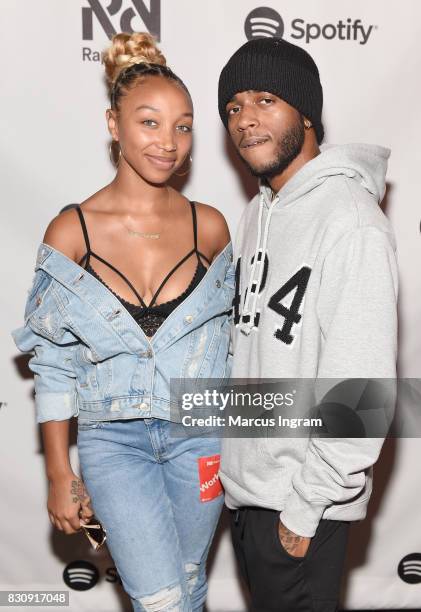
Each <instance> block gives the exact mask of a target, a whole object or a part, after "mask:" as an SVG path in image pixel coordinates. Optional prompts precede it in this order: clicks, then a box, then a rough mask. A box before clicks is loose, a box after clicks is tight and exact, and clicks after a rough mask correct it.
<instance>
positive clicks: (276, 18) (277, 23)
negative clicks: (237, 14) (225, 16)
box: [244, 6, 284, 40]
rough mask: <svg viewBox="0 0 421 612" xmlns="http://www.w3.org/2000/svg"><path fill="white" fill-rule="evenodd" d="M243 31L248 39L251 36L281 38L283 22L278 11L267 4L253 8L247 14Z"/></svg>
mask: <svg viewBox="0 0 421 612" xmlns="http://www.w3.org/2000/svg"><path fill="white" fill-rule="evenodd" d="M244 31H245V33H246V36H247V38H248V40H251V39H252V38H271V37H273V36H277V37H279V38H282V36H283V33H284V22H283V21H282V17H281V16H280V14H279V13H277V12H276V11H275V10H274V9H272V8H268V7H267V6H261V7H259V8H256V9H254V11H251V13H249V14H248V15H247V19H246V22H245V24H244Z"/></svg>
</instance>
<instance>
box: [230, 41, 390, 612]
mask: <svg viewBox="0 0 421 612" xmlns="http://www.w3.org/2000/svg"><path fill="white" fill-rule="evenodd" d="M322 101H323V96H322V87H321V84H320V79H319V72H318V69H317V66H316V64H315V63H314V61H313V59H312V58H311V57H310V55H309V54H308V53H307V52H306V51H304V50H303V49H301V48H299V47H297V46H295V45H293V44H290V43H289V42H286V41H284V40H282V39H277V38H270V39H269V38H264V39H257V40H252V41H250V42H247V43H246V44H245V45H243V46H242V47H241V48H240V49H238V50H237V52H236V53H235V54H234V55H233V56H232V57H231V59H230V60H229V61H228V63H227V64H226V66H225V67H224V69H223V70H222V73H221V76H220V81H219V113H220V116H221V119H222V121H223V123H224V125H225V127H226V128H227V130H228V133H229V136H230V138H231V140H232V142H233V144H234V147H235V148H236V150H237V152H238V154H239V155H240V157H241V158H242V160H243V161H244V162H245V164H246V165H247V167H248V168H249V170H250V172H252V174H253V175H255V176H256V177H258V178H259V179H260V193H259V194H258V195H257V196H256V197H255V198H254V199H253V200H252V202H251V203H250V204H249V205H248V207H247V209H246V211H245V212H244V214H243V217H242V220H241V223H240V226H239V229H238V234H237V240H236V247H235V260H236V297H235V299H234V302H233V306H234V322H235V329H234V333H233V343H234V362H233V371H232V376H233V378H242V379H245V378H247V379H256V378H261V379H263V378H265V379H266V378H272V379H274V378H275V379H279V378H295V379H304V378H307V379H317V380H318V381H319V382H322V381H321V380H320V379H342V380H344V379H345V380H347V379H351V378H352V379H358V378H362V379H366V378H368V377H370V378H392V379H393V378H394V377H395V364H396V345H397V341H396V336H397V317H396V295H397V270H396V259H395V246H394V238H393V235H392V231H391V228H390V225H389V223H388V221H387V219H386V217H385V216H384V215H383V213H382V211H381V210H380V208H379V206H378V204H379V203H380V201H381V199H382V197H383V195H384V191H385V173H386V165H387V159H388V157H389V151H388V150H386V149H383V148H381V147H378V146H370V145H345V146H334V147H327V146H321V147H320V144H321V142H322V140H323V135H324V130H323V125H322V122H321V113H322ZM341 418H342V415H340V419H341ZM381 445H382V439H381V438H377V439H372V438H371V439H370V438H363V437H359V438H350V437H348V438H347V437H336V438H330V439H326V438H325V439H321V438H316V437H315V438H311V439H308V437H304V436H303V437H301V438H300V437H295V438H285V437H284V438H281V437H278V438H271V439H267V438H266V439H264V438H255V439H250V438H249V439H246V438H237V439H234V438H230V439H225V440H224V442H223V452H222V461H221V472H220V476H221V480H222V483H223V485H224V488H225V491H226V503H227V505H228V507H229V508H231V509H232V512H231V518H232V535H233V542H234V547H235V551H236V555H237V559H238V562H239V566H240V569H241V572H242V574H243V576H244V578H245V580H246V583H247V584H248V587H249V589H250V593H251V600H252V605H253V610H259V611H266V610H277V611H282V612H290V611H291V612H292V611H294V612H310V611H312V612H315V611H317V612H332V611H334V610H336V609H337V605H338V597H339V587H340V579H341V574H342V569H343V562H344V557H345V550H346V541H347V532H348V526H349V522H350V521H354V520H360V519H362V518H364V516H365V513H366V507H367V503H368V499H369V497H370V493H371V482H372V477H371V467H372V465H373V464H374V463H375V461H376V460H377V458H378V455H379V453H380V449H381Z"/></svg>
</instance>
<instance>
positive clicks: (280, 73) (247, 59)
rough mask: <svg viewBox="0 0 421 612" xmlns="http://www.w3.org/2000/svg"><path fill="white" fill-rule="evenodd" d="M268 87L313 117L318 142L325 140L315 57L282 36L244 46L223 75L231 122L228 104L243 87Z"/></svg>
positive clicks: (221, 96)
mask: <svg viewBox="0 0 421 612" xmlns="http://www.w3.org/2000/svg"><path fill="white" fill-rule="evenodd" d="M249 90H254V91H267V92H269V93H272V94H274V95H275V96H278V97H279V98H282V100H285V102H287V103H288V104H290V105H291V106H293V107H294V108H295V109H296V110H297V111H299V112H300V113H301V114H302V115H304V116H305V117H307V118H308V119H310V121H311V122H312V124H313V127H314V129H315V131H316V136H317V142H318V143H319V144H320V143H321V141H322V140H323V135H324V130H323V125H322V120H321V117H322V106H323V90H322V85H321V83H320V77H319V71H318V69H317V66H316V64H315V62H314V60H313V59H312V57H311V56H310V55H309V54H308V53H307V51H304V49H302V48H301V47H297V45H293V44H292V43H289V42H287V41H286V40H283V39H282V38H256V39H253V40H250V41H249V42H246V43H245V44H244V45H243V46H242V47H240V48H239V49H238V50H237V51H236V52H235V53H234V55H233V56H232V57H231V59H230V60H229V61H228V63H227V64H226V65H225V67H224V68H223V70H222V72H221V76H220V77H219V87H218V108H219V114H220V117H221V119H222V122H223V124H224V125H225V127H227V126H228V115H227V112H226V110H225V109H226V105H227V104H228V102H229V101H230V100H232V98H233V97H234V96H235V94H236V93H239V92H241V91H249Z"/></svg>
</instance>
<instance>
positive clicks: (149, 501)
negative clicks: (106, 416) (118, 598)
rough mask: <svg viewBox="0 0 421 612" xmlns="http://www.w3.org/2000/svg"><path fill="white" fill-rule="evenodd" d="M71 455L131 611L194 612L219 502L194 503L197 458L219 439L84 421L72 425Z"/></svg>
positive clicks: (141, 422) (147, 425)
mask: <svg viewBox="0 0 421 612" xmlns="http://www.w3.org/2000/svg"><path fill="white" fill-rule="evenodd" d="M176 434H178V435H176ZM181 436H182V437H181ZM78 451H79V460H80V467H81V472H82V478H83V480H84V482H85V485H86V488H87V490H88V493H89V495H90V496H91V500H92V508H93V510H94V512H95V515H96V517H97V518H98V519H99V520H100V521H101V523H102V525H103V526H104V528H105V529H106V531H107V546H108V549H109V551H110V554H111V556H112V557H113V560H114V562H115V565H116V568H117V571H118V573H119V575H120V578H121V580H122V582H123V586H124V588H125V590H126V592H127V593H128V595H129V596H130V597H131V600H132V605H133V609H134V610H135V611H143V612H145V611H148V612H152V611H153V612H158V611H159V612H161V611H162V612H163V611H165V612H170V611H171V612H176V611H177V612H192V611H195V612H196V611H200V610H202V608H203V604H204V602H205V599H206V592H207V583H206V558H207V554H208V551H209V547H210V544H211V541H212V537H213V534H214V532H215V529H216V525H217V523H218V519H219V515H220V512H221V509H222V504H223V496H222V495H219V496H218V497H215V498H214V499H211V500H210V501H201V499H200V490H199V470H198V460H199V458H201V457H210V456H213V455H218V454H219V452H220V441H219V440H218V439H216V438H206V437H192V436H186V435H185V433H184V429H183V427H182V426H181V425H177V424H174V423H170V422H169V421H164V420H161V419H154V418H151V419H130V420H117V421H99V422H93V421H92V422H90V423H88V424H83V425H79V429H78Z"/></svg>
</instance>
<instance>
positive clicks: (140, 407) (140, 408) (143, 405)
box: [139, 402, 148, 410]
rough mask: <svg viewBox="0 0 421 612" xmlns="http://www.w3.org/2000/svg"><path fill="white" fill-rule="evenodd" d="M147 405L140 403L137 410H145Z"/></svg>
mask: <svg viewBox="0 0 421 612" xmlns="http://www.w3.org/2000/svg"><path fill="white" fill-rule="evenodd" d="M147 408H148V404H147V403H146V402H142V403H141V404H139V410H147Z"/></svg>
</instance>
